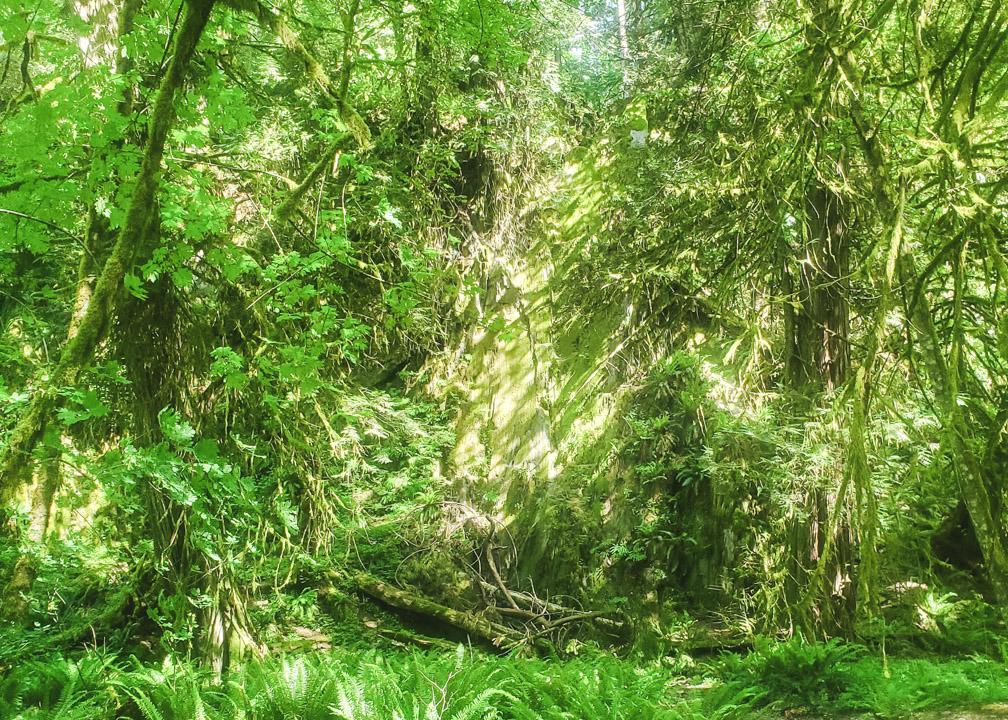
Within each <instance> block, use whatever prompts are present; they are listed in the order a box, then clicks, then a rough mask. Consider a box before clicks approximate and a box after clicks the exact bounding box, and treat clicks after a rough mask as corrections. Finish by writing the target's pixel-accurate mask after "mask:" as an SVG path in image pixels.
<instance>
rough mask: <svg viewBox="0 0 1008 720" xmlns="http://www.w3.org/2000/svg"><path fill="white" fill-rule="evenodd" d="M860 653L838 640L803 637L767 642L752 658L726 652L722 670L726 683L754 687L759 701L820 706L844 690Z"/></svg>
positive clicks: (755, 701)
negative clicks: (848, 672)
mask: <svg viewBox="0 0 1008 720" xmlns="http://www.w3.org/2000/svg"><path fill="white" fill-rule="evenodd" d="M856 656H857V649H856V648H855V647H853V646H851V645H846V644H844V643H843V642H841V641H840V640H837V639H835V638H834V639H832V640H830V641H828V642H825V643H807V642H805V641H804V640H802V639H801V638H792V639H791V640H788V641H786V642H780V643H771V642H769V641H763V642H759V643H757V646H756V648H755V650H754V652H752V653H750V654H749V655H746V656H740V655H737V654H734V653H725V654H724V655H723V656H722V659H721V672H722V676H723V678H724V680H725V687H726V688H728V689H729V690H733V691H742V690H744V689H749V690H750V691H751V692H752V701H751V702H752V704H754V705H761V704H771V703H772V704H775V705H779V706H782V707H804V708H817V707H824V706H827V705H829V704H830V703H832V702H833V701H835V700H836V699H837V698H838V697H839V696H840V694H841V693H842V692H843V691H844V689H845V688H846V686H847V676H846V674H845V668H846V666H847V665H848V664H849V663H850V662H852V661H853V660H854V659H855V658H856Z"/></svg>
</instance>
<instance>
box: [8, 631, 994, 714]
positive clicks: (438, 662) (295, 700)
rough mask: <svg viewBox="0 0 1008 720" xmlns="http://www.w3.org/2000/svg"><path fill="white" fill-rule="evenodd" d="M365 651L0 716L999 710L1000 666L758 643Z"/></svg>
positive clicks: (95, 675) (83, 686)
mask: <svg viewBox="0 0 1008 720" xmlns="http://www.w3.org/2000/svg"><path fill="white" fill-rule="evenodd" d="M693 669H694V671H695V674H694V676H693V677H690V678H686V677H683V676H679V675H677V674H676V673H675V672H673V671H671V670H670V669H669V668H668V667H667V666H663V665H662V663H660V662H649V661H643V660H637V661H634V660H628V659H619V658H615V657H612V656H609V655H604V654H600V655H598V656H594V657H581V658H574V659H571V660H567V661H560V660H556V659H552V660H535V659H527V658H520V657H499V656H486V655H482V654H480V653H476V652H473V651H471V650H467V649H465V648H464V647H462V646H459V648H458V649H457V650H456V651H455V652H454V653H426V654H424V653H412V654H411V653H405V652H388V653H383V652H381V651H378V650H375V649H367V650H348V649H339V650H335V651H332V652H325V653H322V652H317V653H305V654H301V655H294V656H287V657H279V658H270V659H264V660H262V661H259V662H252V663H247V664H244V665H241V666H239V667H237V668H236V669H234V670H232V671H231V672H230V673H227V674H225V675H224V676H223V677H214V676H213V675H212V674H210V673H208V672H206V671H204V670H201V669H199V668H197V667H195V666H193V665H192V664H190V663H183V662H177V661H174V660H172V659H171V658H168V659H166V660H165V661H164V662H163V663H161V664H148V665H144V664H142V663H140V662H139V661H137V660H136V659H134V658H130V659H128V660H121V659H117V658H115V657H113V656H110V655H107V654H103V653H101V652H97V651H92V652H89V653H86V654H84V655H83V656H81V657H79V658H76V659H68V658H55V659H52V660H49V661H46V662H42V661H34V662H27V663H24V664H21V665H19V666H17V667H15V668H13V669H11V670H10V671H9V672H8V673H7V674H6V676H5V677H3V678H2V679H0V719H2V720H56V719H60V720H118V719H119V718H126V719H128V720H488V719H494V718H496V719H499V720H582V719H588V718H590V719H592V720H605V719H609V718H611V719H613V720H617V719H620V720H623V719H625V720H734V719H738V720H744V719H745V718H748V717H753V716H756V715H758V716H760V717H766V714H767V713H771V714H772V715H777V714H780V713H783V714H784V715H792V714H793V713H795V712H799V713H801V712H806V713H813V712H820V713H821V712H824V711H826V712H829V713H830V714H831V715H844V716H848V715H856V716H859V717H860V716H874V717H880V718H893V719H896V718H904V717H909V716H912V715H913V714H914V713H917V712H921V711H925V710H939V709H946V708H965V707H970V706H974V705H981V704H985V703H995V702H1005V701H1008V673H1006V670H1005V666H1004V664H1002V663H1000V662H997V661H994V660H991V659H987V658H980V657H976V658H972V659H968V660H955V661H941V662H938V661H931V660H927V659H914V660H901V659H890V660H889V661H888V662H887V663H883V661H882V660H881V659H880V658H878V657H874V656H870V655H868V654H867V653H866V652H865V651H863V650H860V649H858V648H855V647H853V646H848V645H844V644H842V643H839V642H837V641H832V642H830V643H825V644H805V643H802V642H800V641H797V640H794V641H789V642H787V643H778V644H771V643H769V642H767V643H763V644H761V645H759V646H758V647H757V648H756V650H755V651H754V652H752V653H750V654H749V655H746V656H739V655H732V654H726V655H723V656H722V658H721V659H720V660H718V661H715V662H714V663H713V664H712V665H708V666H704V665H699V666H694V668H693Z"/></svg>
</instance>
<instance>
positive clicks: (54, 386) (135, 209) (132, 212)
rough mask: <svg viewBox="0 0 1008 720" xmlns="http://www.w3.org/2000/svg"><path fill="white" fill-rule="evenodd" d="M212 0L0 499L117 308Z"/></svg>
mask: <svg viewBox="0 0 1008 720" xmlns="http://www.w3.org/2000/svg"><path fill="white" fill-rule="evenodd" d="M213 4H214V0H191V2H189V4H188V6H187V10H186V13H185V19H184V20H183V22H182V27H181V28H180V30H179V33H178V38H177V40H176V42H175V52H174V55H173V57H172V61H171V64H170V65H169V67H168V71H167V72H166V73H165V77H164V80H163V81H162V83H161V88H160V90H159V91H158V96H157V100H156V101H155V104H154V109H153V111H152V113H151V117H150V120H149V122H148V137H147V147H146V150H145V152H144V157H143V162H142V164H141V166H140V171H139V173H138V174H137V178H136V186H135V188H134V190H133V197H132V198H131V200H130V205H129V208H128V209H127V212H126V221H125V223H124V225H123V228H122V230H121V231H120V233H119V236H118V238H117V239H116V243H115V245H114V246H113V248H112V252H111V255H110V257H109V259H108V260H107V261H106V262H105V265H104V268H103V269H102V272H101V275H99V276H98V280H97V282H96V283H95V288H94V293H93V294H92V296H91V299H90V302H88V305H87V310H86V311H85V312H84V314H83V316H82V317H81V320H80V325H79V327H78V330H77V334H76V335H74V336H73V337H72V338H70V340H69V341H68V342H67V344H66V346H65V347H64V348H63V352H62V354H61V355H60V359H59V362H58V363H57V365H56V369H55V371H54V372H53V374H52V378H51V380H50V383H49V386H48V387H47V388H44V389H40V390H38V391H37V392H36V393H35V395H34V396H33V397H32V399H31V400H30V401H29V403H28V406H27V407H26V408H25V410H24V411H23V412H22V414H21V417H20V418H19V419H18V423H17V425H16V426H15V427H14V431H13V433H12V434H11V437H10V440H9V442H8V445H7V447H6V449H5V450H4V451H3V454H2V455H0V502H6V501H8V500H9V499H10V498H11V496H12V495H13V494H14V493H15V492H16V491H17V489H18V487H19V486H20V485H21V482H22V480H21V478H22V474H23V469H24V467H25V464H26V462H27V459H28V458H29V457H30V455H31V452H32V450H33V449H34V448H35V445H36V443H37V442H38V440H39V438H40V436H41V434H42V432H43V431H44V430H45V424H46V421H47V419H48V417H49V415H50V414H51V413H52V411H53V410H54V409H55V407H56V405H57V404H58V402H59V399H58V395H57V392H58V391H59V389H60V388H63V387H66V386H68V385H73V384H74V383H75V382H76V380H77V377H78V376H79V374H80V371H81V369H82V368H83V367H84V366H85V364H86V363H87V362H88V361H89V360H90V359H91V358H92V356H93V355H94V351H95V348H96V347H97V346H98V343H99V342H101V340H102V338H103V337H104V335H105V332H106V330H107V329H108V326H109V321H110V319H111V317H112V315H113V313H114V311H115V302H116V297H117V295H118V294H119V290H120V289H121V288H122V283H123V277H124V276H125V274H126V272H127V270H128V269H129V268H130V267H132V264H133V258H134V255H135V254H136V251H137V248H138V247H139V245H140V242H141V241H142V239H143V235H144V232H145V230H146V229H147V227H148V224H149V222H150V217H151V214H152V213H153V212H156V208H157V203H156V202H155V199H156V197H157V191H158V181H159V179H160V175H161V160H162V157H163V156H164V146H165V140H166V139H167V136H168V132H169V130H171V127H172V125H173V124H174V122H175V105H174V100H175V95H176V93H177V92H178V90H179V89H180V88H181V86H182V82H183V80H184V79H185V76H186V72H187V70H188V68H189V63H190V61H191V60H192V57H193V54H194V53H195V51H196V45H197V44H198V42H199V39H200V37H201V36H202V34H203V30H204V28H205V27H206V24H207V21H208V20H209V18H210V10H211V9H212V7H213Z"/></svg>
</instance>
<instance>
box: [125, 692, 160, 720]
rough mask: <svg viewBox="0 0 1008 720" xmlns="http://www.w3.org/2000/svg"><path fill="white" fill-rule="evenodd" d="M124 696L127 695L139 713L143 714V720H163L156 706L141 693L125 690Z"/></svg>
mask: <svg viewBox="0 0 1008 720" xmlns="http://www.w3.org/2000/svg"><path fill="white" fill-rule="evenodd" d="M126 694H127V695H129V696H130V697H131V698H132V699H133V702H135V703H136V706H137V707H138V708H140V712H141V713H143V716H144V720H165V718H164V715H162V714H161V711H160V710H158V709H157V706H155V705H154V703H153V702H152V701H151V699H150V698H149V697H147V696H146V695H145V694H143V693H142V692H133V691H131V690H126Z"/></svg>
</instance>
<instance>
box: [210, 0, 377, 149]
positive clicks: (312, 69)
mask: <svg viewBox="0 0 1008 720" xmlns="http://www.w3.org/2000/svg"><path fill="white" fill-rule="evenodd" d="M225 2H226V3H227V5H228V6H229V7H231V8H233V9H235V10H238V11H239V12H247V13H249V14H251V15H252V16H253V17H255V19H256V21H257V22H258V23H259V24H260V25H261V26H263V27H264V28H266V29H267V30H269V31H270V32H271V33H273V34H274V35H276V37H277V39H278V40H279V41H280V44H281V45H283V46H284V47H285V48H286V49H287V51H288V52H290V53H291V54H293V55H294V56H295V57H297V59H298V60H300V61H301V63H302V65H303V66H304V69H305V73H306V74H307V75H308V77H309V78H310V79H311V81H312V82H314V83H315V84H316V85H318V87H319V88H320V89H321V90H322V92H323V93H324V94H325V95H326V96H327V97H329V99H330V100H332V101H333V103H334V104H335V106H336V110H337V111H338V112H339V115H340V119H341V120H342V121H343V123H344V124H345V125H346V126H347V128H348V129H349V130H350V133H351V134H352V135H353V136H354V139H355V140H356V141H357V144H358V145H359V146H360V147H361V148H363V149H365V150H366V149H368V148H370V147H371V130H370V129H369V128H368V126H367V123H365V122H364V118H362V117H361V116H360V114H359V113H358V112H357V111H356V110H355V109H354V108H353V106H352V105H350V103H349V102H347V90H348V87H349V84H350V65H349V63H350V53H349V48H350V46H349V40H347V38H349V37H351V36H352V23H353V17H354V15H355V14H356V7H357V3H356V2H355V3H354V6H353V8H352V12H351V13H350V14H349V15H345V16H344V26H345V27H344V35H345V37H344V48H343V67H342V68H341V69H340V75H341V81H340V85H339V87H337V86H336V85H335V84H334V83H333V81H332V78H330V77H329V73H327V72H326V70H325V68H324V67H322V64H321V63H320V62H319V61H318V60H317V59H316V58H315V56H314V55H312V53H311V52H310V51H309V50H308V48H306V47H305V46H304V43H302V42H301V38H299V37H298V35H297V33H296V32H294V30H292V29H291V26H290V23H289V22H288V18H287V15H286V14H284V13H282V12H280V11H279V10H274V9H273V8H270V7H267V6H266V5H264V4H263V3H262V2H260V0H225ZM348 19H349V23H350V29H349V30H347V28H346V25H347V22H348Z"/></svg>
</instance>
